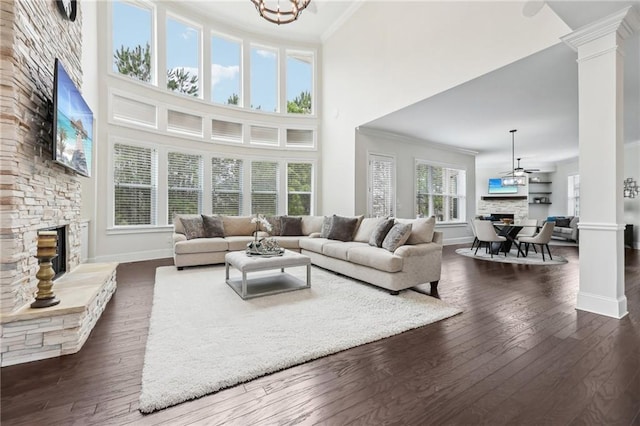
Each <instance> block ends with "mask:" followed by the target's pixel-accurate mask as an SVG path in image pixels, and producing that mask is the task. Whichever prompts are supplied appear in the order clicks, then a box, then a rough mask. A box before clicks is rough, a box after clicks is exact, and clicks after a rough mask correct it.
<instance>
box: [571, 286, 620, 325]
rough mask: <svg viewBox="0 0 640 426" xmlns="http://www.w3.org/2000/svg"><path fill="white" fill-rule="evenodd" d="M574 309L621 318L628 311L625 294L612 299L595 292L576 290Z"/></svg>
mask: <svg viewBox="0 0 640 426" xmlns="http://www.w3.org/2000/svg"><path fill="white" fill-rule="evenodd" d="M576 309H577V310H579V311H587V312H593V313H594V314H599V315H605V316H608V317H611V318H617V319H621V318H623V317H625V316H626V315H627V314H628V313H629V312H628V311H627V297H626V296H625V295H622V296H621V297H620V298H618V299H613V298H610V297H603V296H599V295H597V294H591V293H585V292H583V291H580V292H578V300H577V303H576Z"/></svg>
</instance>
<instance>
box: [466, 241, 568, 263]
mask: <svg viewBox="0 0 640 426" xmlns="http://www.w3.org/2000/svg"><path fill="white" fill-rule="evenodd" d="M537 249H538V253H536V252H534V251H533V249H532V248H531V246H529V254H528V255H527V257H522V256H520V257H517V256H518V250H517V249H515V248H513V249H511V251H510V252H509V253H508V254H507V257H505V256H504V253H500V254H494V255H493V258H491V254H489V253H485V248H484V246H482V247H480V249H478V254H474V253H475V251H476V249H475V248H474V249H473V250H471V249H470V248H468V247H465V248H459V249H456V253H458V254H460V255H462V256H466V257H471V258H473V259H479V260H488V261H490V262H500V263H517V264H520V265H541V266H551V265H562V264H565V263H567V262H568V261H567V259H565V258H564V257H562V256H559V255H556V254H554V253H553V249H551V255H552V256H553V260H551V259H549V253H547V252H546V249H545V253H544V257H545V260H544V261H543V260H542V254H540V247H537Z"/></svg>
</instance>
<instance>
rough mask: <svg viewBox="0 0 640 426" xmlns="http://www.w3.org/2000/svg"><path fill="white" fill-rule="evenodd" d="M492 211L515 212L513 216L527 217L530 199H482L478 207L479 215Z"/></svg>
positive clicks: (516, 217) (518, 217)
mask: <svg viewBox="0 0 640 426" xmlns="http://www.w3.org/2000/svg"><path fill="white" fill-rule="evenodd" d="M490 213H513V217H514V218H515V219H516V220H518V219H525V218H528V217H529V201H528V200H527V199H524V200H480V201H478V207H477V209H476V214H477V215H488V214H490Z"/></svg>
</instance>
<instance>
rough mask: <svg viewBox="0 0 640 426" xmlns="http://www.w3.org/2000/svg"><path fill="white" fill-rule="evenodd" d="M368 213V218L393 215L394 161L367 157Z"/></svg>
mask: <svg viewBox="0 0 640 426" xmlns="http://www.w3.org/2000/svg"><path fill="white" fill-rule="evenodd" d="M368 181H369V188H368V196H369V202H368V212H367V214H368V215H369V216H370V217H387V216H393V215H394V214H395V209H394V200H395V160H394V158H393V157H387V156H383V155H374V154H370V155H369V179H368Z"/></svg>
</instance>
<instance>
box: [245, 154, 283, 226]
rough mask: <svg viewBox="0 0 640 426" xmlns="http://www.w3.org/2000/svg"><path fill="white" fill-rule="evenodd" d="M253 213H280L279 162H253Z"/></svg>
mask: <svg viewBox="0 0 640 426" xmlns="http://www.w3.org/2000/svg"><path fill="white" fill-rule="evenodd" d="M251 213H253V214H255V213H259V214H264V215H276V214H278V163H277V162H272V161H253V162H251Z"/></svg>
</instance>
